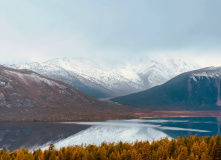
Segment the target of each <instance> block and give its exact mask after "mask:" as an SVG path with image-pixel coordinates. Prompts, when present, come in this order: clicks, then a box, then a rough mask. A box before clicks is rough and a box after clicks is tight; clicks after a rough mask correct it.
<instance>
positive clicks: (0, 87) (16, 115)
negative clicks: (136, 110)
mask: <svg viewBox="0 0 221 160" xmlns="http://www.w3.org/2000/svg"><path fill="white" fill-rule="evenodd" d="M0 110H1V112H0V121H20V120H24V121H33V120H34V121H38V120H39V121H61V120H106V119H115V118H127V117H128V116H133V114H132V113H131V108H129V107H124V106H120V105H115V104H107V103H104V102H100V101H98V100H95V99H94V98H92V97H90V96H88V95H86V94H85V93H83V92H81V91H79V90H77V89H75V88H74V87H72V86H70V85H68V84H65V83H63V82H60V81H57V80H54V79H51V78H47V77H45V76H42V75H40V74H37V73H35V72H32V71H29V70H17V69H11V68H8V67H4V66H0Z"/></svg>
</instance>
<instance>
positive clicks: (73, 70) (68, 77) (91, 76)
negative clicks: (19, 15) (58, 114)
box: [12, 56, 201, 98]
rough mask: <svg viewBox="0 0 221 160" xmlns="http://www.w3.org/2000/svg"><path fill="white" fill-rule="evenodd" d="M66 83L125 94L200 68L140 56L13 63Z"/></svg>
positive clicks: (189, 63) (181, 61)
mask: <svg viewBox="0 0 221 160" xmlns="http://www.w3.org/2000/svg"><path fill="white" fill-rule="evenodd" d="M12 67H14V68H17V69H29V70H33V71H35V72H37V73H40V74H42V75H45V76H48V77H51V78H55V79H57V80H61V81H63V82H65V83H68V84H70V85H72V86H74V87H76V88H78V89H80V90H82V91H84V92H86V93H87V94H89V95H91V96H94V97H96V96H95V94H98V95H97V97H96V98H103V97H115V96H122V95H127V94H131V93H135V92H139V91H142V90H146V89H149V88H151V87H154V86H156V85H161V84H163V83H165V82H166V81H168V80H169V79H171V78H173V77H175V76H176V75H178V74H180V73H183V72H187V71H190V70H195V69H199V68H201V67H200V66H199V65H197V64H196V63H194V62H192V61H191V60H188V59H180V58H174V57H168V56H167V57H163V56H161V57H158V58H151V57H141V58H139V59H137V60H134V61H133V62H125V63H122V64H116V65H115V66H111V67H110V66H108V65H102V64H99V63H97V62H96V61H93V60H90V59H85V58H63V59H53V60H50V61H47V62H44V63H37V62H34V63H28V64H23V65H13V66H12Z"/></svg>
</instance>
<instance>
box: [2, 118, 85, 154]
mask: <svg viewBox="0 0 221 160" xmlns="http://www.w3.org/2000/svg"><path fill="white" fill-rule="evenodd" d="M86 128H88V126H86V125H85V126H82V125H74V124H72V125H68V124H66V125H64V124H57V123H47V122H1V123H0V149H1V148H2V149H5V150H10V151H13V150H15V149H17V148H20V147H25V148H32V147H33V146H35V145H43V144H45V143H47V142H55V141H57V140H59V139H64V138H67V137H69V136H71V135H73V134H75V133H77V132H79V131H81V130H84V129H86Z"/></svg>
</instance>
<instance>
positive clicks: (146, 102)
mask: <svg viewBox="0 0 221 160" xmlns="http://www.w3.org/2000/svg"><path fill="white" fill-rule="evenodd" d="M220 83H221V67H208V68H203V69H199V70H194V71H190V72H186V73H183V74H180V75H178V76H176V77H174V78H172V79H171V80H169V81H167V82H166V83H164V84H162V85H160V86H156V87H153V88H151V89H148V90H145V91H142V92H139V93H135V94H130V95H127V96H122V97H117V98H114V99H111V100H112V101H115V102H118V103H120V104H123V105H128V106H133V107H138V108H148V109H151V110H221V94H220Z"/></svg>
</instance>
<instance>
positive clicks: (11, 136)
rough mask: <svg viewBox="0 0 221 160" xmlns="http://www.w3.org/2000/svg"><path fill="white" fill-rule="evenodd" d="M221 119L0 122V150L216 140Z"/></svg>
mask: <svg viewBox="0 0 221 160" xmlns="http://www.w3.org/2000/svg"><path fill="white" fill-rule="evenodd" d="M220 123H221V118H215V117H182V118H146V119H131V120H112V121H105V122H54V123H52V122H0V148H2V149H4V150H10V151H12V150H14V149H17V148H21V147H25V148H29V149H30V150H32V149H37V148H39V147H40V148H42V149H47V148H48V146H49V144H50V143H54V144H55V147H56V148H60V147H65V146H68V145H81V144H97V145H99V144H100V143H102V142H103V141H106V142H118V141H123V142H134V141H136V140H142V141H145V140H149V141H150V142H151V141H152V140H153V139H155V140H158V139H161V138H163V137H168V138H177V136H190V135H195V134H197V135H198V136H216V135H217V134H219V133H220Z"/></svg>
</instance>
